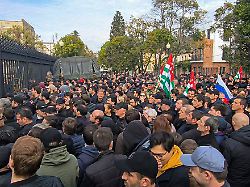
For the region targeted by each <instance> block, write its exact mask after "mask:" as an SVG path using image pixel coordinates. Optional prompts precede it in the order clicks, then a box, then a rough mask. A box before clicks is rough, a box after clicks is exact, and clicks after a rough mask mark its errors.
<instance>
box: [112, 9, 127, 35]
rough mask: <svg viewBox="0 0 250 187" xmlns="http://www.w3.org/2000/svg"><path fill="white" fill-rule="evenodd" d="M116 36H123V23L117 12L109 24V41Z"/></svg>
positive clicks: (119, 13)
mask: <svg viewBox="0 0 250 187" xmlns="http://www.w3.org/2000/svg"><path fill="white" fill-rule="evenodd" d="M116 36H125V22H124V19H123V17H122V15H121V12H119V11H116V13H115V16H114V18H113V22H112V24H111V30H110V40H112V39H113V38H114V37H116Z"/></svg>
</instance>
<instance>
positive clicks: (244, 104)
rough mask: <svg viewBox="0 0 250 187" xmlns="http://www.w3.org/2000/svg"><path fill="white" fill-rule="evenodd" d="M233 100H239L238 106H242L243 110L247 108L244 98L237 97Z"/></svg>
mask: <svg viewBox="0 0 250 187" xmlns="http://www.w3.org/2000/svg"><path fill="white" fill-rule="evenodd" d="M235 99H240V105H243V106H244V109H245V108H246V107H247V100H246V98H245V97H242V96H238V97H236V98H235Z"/></svg>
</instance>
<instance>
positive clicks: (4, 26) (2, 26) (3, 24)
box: [0, 19, 35, 36]
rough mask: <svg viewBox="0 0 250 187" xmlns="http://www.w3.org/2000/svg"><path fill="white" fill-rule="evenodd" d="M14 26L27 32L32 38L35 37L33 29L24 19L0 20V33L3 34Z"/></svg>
mask: <svg viewBox="0 0 250 187" xmlns="http://www.w3.org/2000/svg"><path fill="white" fill-rule="evenodd" d="M14 26H18V27H21V28H22V29H23V30H25V31H29V32H30V33H31V34H32V35H33V36H35V30H34V28H33V27H32V26H31V25H30V24H29V23H28V22H27V21H25V20H24V19H21V21H7V20H0V32H5V31H7V30H8V29H11V28H13V27H14Z"/></svg>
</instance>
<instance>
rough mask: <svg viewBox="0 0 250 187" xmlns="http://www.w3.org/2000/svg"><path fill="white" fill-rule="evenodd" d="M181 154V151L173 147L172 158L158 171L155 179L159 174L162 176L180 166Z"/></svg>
mask: <svg viewBox="0 0 250 187" xmlns="http://www.w3.org/2000/svg"><path fill="white" fill-rule="evenodd" d="M182 154H183V153H182V151H181V149H180V148H179V147H178V146H177V145H174V147H173V155H172V157H171V158H170V160H169V161H168V163H166V164H165V165H164V166H163V167H162V168H161V169H159V171H158V174H157V177H159V176H160V175H161V174H163V173H164V172H165V171H166V170H168V169H171V168H177V167H179V166H182V163H181V160H180V158H181V155H182Z"/></svg>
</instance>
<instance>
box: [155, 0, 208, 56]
mask: <svg viewBox="0 0 250 187" xmlns="http://www.w3.org/2000/svg"><path fill="white" fill-rule="evenodd" d="M153 5H154V13H155V15H156V16H158V19H157V21H158V23H159V26H160V27H161V28H166V29H168V30H169V31H170V32H171V33H172V34H173V36H174V37H175V40H174V42H173V45H172V46H173V48H171V51H172V52H174V53H175V54H176V55H179V54H183V53H186V52H191V50H192V47H191V43H192V41H194V40H197V39H199V40H200V39H203V37H201V36H197V34H198V33H199V32H200V33H201V31H199V29H198V26H199V25H200V24H201V23H202V22H203V20H204V17H205V14H206V13H207V12H206V11H205V10H202V9H201V8H200V7H199V4H198V2H197V0H153ZM197 31H198V32H197Z"/></svg>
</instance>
